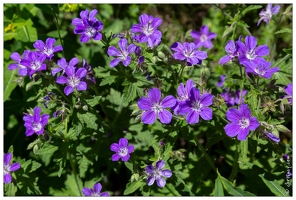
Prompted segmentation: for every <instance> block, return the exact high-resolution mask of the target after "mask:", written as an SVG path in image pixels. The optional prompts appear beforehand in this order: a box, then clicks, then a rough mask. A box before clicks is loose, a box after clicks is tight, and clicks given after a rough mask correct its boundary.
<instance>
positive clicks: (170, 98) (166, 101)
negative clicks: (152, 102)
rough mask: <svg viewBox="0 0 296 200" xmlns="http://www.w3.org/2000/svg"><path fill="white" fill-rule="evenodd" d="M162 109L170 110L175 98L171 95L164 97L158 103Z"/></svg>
mask: <svg viewBox="0 0 296 200" xmlns="http://www.w3.org/2000/svg"><path fill="white" fill-rule="evenodd" d="M160 104H161V105H162V107H163V108H171V107H173V106H174V105H175V104H176V98H175V97H174V96H172V95H169V96H166V97H165V98H163V100H162V101H161V102H160Z"/></svg>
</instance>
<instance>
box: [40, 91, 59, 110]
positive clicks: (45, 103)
mask: <svg viewBox="0 0 296 200" xmlns="http://www.w3.org/2000/svg"><path fill="white" fill-rule="evenodd" d="M56 96H57V95H56V94H55V93H53V92H48V93H47V95H46V96H45V97H43V100H44V102H43V104H44V107H45V108H48V107H47V103H48V102H49V101H51V100H52V99H55V98H56Z"/></svg>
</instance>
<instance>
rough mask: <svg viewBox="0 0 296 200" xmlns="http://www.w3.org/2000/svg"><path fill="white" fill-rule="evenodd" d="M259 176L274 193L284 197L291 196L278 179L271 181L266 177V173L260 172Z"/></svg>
mask: <svg viewBox="0 0 296 200" xmlns="http://www.w3.org/2000/svg"><path fill="white" fill-rule="evenodd" d="M259 176H260V178H261V179H262V180H263V182H264V183H265V184H266V186H267V187H268V188H269V189H270V191H271V192H272V193H273V194H275V195H276V196H284V197H287V196H289V195H288V194H287V193H286V190H285V189H284V188H283V187H282V186H281V185H280V184H279V183H278V182H277V181H276V180H274V181H269V180H267V179H265V178H264V174H259Z"/></svg>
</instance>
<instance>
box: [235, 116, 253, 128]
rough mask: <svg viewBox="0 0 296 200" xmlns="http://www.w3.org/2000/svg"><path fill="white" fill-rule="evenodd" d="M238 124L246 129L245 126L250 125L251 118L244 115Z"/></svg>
mask: <svg viewBox="0 0 296 200" xmlns="http://www.w3.org/2000/svg"><path fill="white" fill-rule="evenodd" d="M238 125H240V127H241V128H242V129H245V128H247V127H249V125H250V120H249V119H248V118H245V117H243V118H241V119H240V120H239V121H238Z"/></svg>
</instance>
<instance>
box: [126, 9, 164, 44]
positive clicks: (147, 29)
mask: <svg viewBox="0 0 296 200" xmlns="http://www.w3.org/2000/svg"><path fill="white" fill-rule="evenodd" d="M139 21H140V23H139V24H134V25H132V27H131V32H133V33H139V35H135V36H134V37H133V38H134V39H136V40H137V41H138V42H140V43H147V44H148V47H150V48H152V47H153V46H156V45H159V44H160V42H161V37H162V33H161V32H160V31H159V30H157V28H158V27H159V26H160V25H161V23H162V20H161V19H160V18H157V17H153V16H148V15H147V14H142V15H140V17H139Z"/></svg>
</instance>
